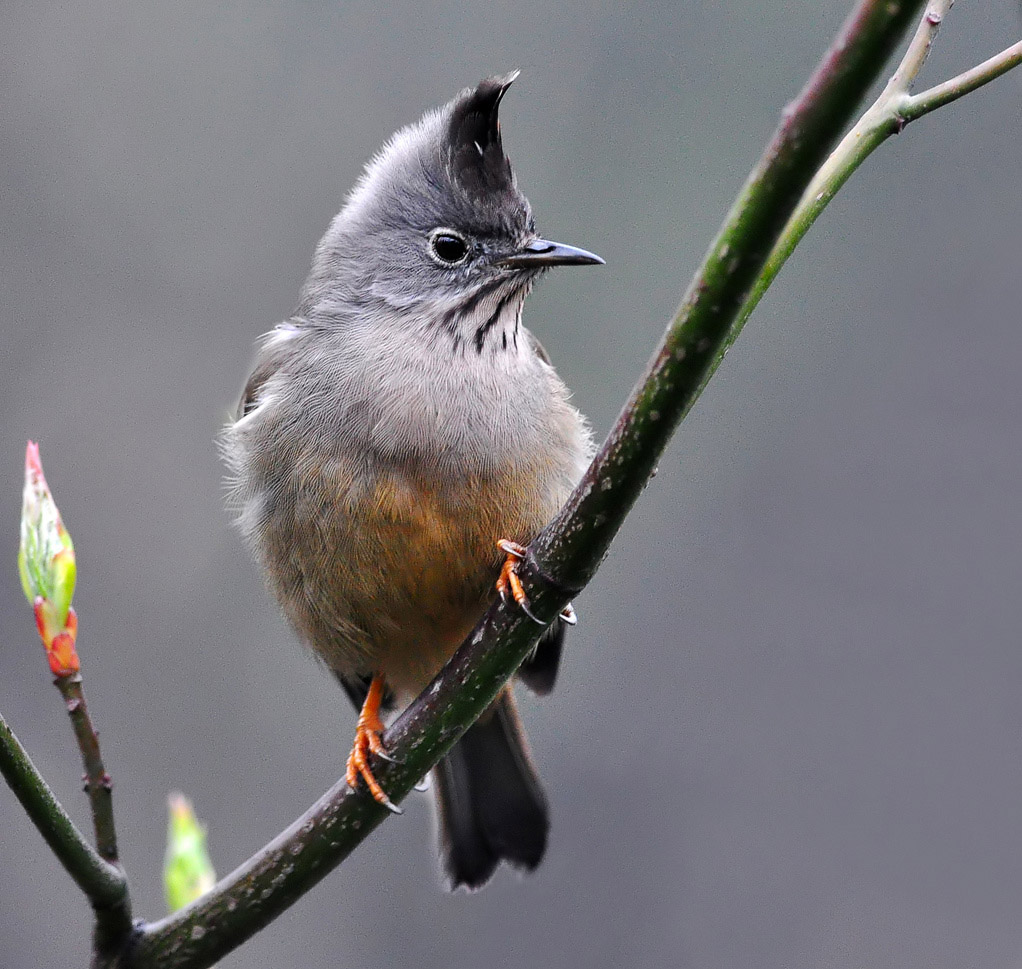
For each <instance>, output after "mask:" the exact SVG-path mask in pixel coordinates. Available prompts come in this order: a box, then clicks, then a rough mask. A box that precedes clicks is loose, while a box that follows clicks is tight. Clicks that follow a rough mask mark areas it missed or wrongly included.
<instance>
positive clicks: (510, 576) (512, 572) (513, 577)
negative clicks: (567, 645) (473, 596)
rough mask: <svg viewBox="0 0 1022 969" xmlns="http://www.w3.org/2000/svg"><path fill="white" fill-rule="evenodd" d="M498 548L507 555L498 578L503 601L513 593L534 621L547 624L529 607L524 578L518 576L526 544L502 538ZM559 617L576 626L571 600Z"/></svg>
mask: <svg viewBox="0 0 1022 969" xmlns="http://www.w3.org/2000/svg"><path fill="white" fill-rule="evenodd" d="M497 548H499V549H500V550H501V551H502V552H503V553H504V555H505V556H506V558H505V559H504V564H503V565H502V566H501V569H500V576H499V577H498V578H497V592H498V594H499V595H500V598H501V601H502V602H507V596H508V593H511V598H512V599H514V600H515V602H516V603H517V605H518V607H519V608H520V609H521V610H522V612H524V613H525V615H527V616H528V617H529V618H530V619H531V620H532V621H533V622H535V623H539V625H541V626H545V625H546V623H545V622H543V620H542V619H538V618H537V617H536V616H534V615H533V613H532V610H530V609H529V597H528V596H527V595H526V594H525V589H523V588H522V580H521V579H520V578H518V563H519V562H521V561H522V560H523V559H524V558H525V554H526V548H525V546H524V545H519V544H518V542H512V541H510V540H509V539H506V538H502V539H500V540H499V541H498V542H497ZM558 618H560V620H561V622H563V623H566V624H567V625H569V626H574V625H575V624H576V623H577V622H578V616H577V614H576V613H575V609H574V607H573V606H572V604H571V603H570V602H569V603H568V604H567V605H566V606H565V607H564V608H563V609H562V610H561V613H560V616H559V617H558Z"/></svg>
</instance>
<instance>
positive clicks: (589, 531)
mask: <svg viewBox="0 0 1022 969" xmlns="http://www.w3.org/2000/svg"><path fill="white" fill-rule="evenodd" d="M921 7H922V2H921V0H904V2H892V0H863V2H861V3H860V4H859V5H858V6H857V8H856V10H855V11H854V13H853V14H852V16H851V17H850V18H849V20H848V21H847V22H846V23H845V25H844V27H843V28H842V30H841V32H840V33H839V35H838V37H837V38H836V40H835V41H834V43H833V44H832V46H831V48H830V49H829V50H828V52H827V53H826V55H825V56H824V58H823V60H822V62H821V64H820V65H819V67H818V68H817V70H816V72H815V73H814V74H813V76H812V78H811V79H810V81H809V83H808V84H807V86H806V87H805V89H804V90H803V91H802V93H801V94H800V96H799V97H798V99H796V101H795V102H794V103H793V104H792V105H790V106H789V107H788V108H787V109H786V110H785V113H784V117H783V119H782V122H781V125H780V127H779V129H778V131H777V133H776V135H775V136H774V138H773V140H772V141H771V143H770V144H769V145H768V147H767V149H766V151H765V152H764V154H763V157H762V158H761V160H760V162H759V164H758V165H757V166H756V168H755V170H754V171H753V173H752V176H751V177H750V179H749V181H748V182H747V183H746V185H745V187H744V189H743V190H742V192H741V194H740V196H739V198H738V201H737V202H736V203H735V206H734V208H733V209H732V211H731V213H730V215H729V216H728V219H727V221H726V222H725V224H724V227H723V228H722V229H721V231H720V234H719V235H718V237H717V239H716V240H715V241H714V243H713V246H712V247H711V249H710V252H709V254H708V255H707V257H706V259H705V261H704V263H703V265H702V267H701V268H700V270H699V272H698V273H697V275H696V277H695V280H694V281H693V283H692V284H691V286H690V287H689V290H688V293H687V294H686V296H685V299H684V301H683V302H682V306H681V309H680V310H679V312H678V314H677V316H676V317H675V319H674V320H673V321H672V323H671V325H670V327H669V328H668V331H667V334H666V335H665V337H664V341H663V343H662V345H661V347H660V348H659V350H658V351H657V353H656V354H655V356H654V358H653V361H652V362H651V364H650V367H649V369H648V370H647V373H646V375H645V376H644V378H643V380H642V382H641V383H640V385H639V386H638V387H637V389H636V391H635V392H634V393H633V395H632V399H631V400H630V401H629V403H628V404H627V405H626V407H625V410H624V411H623V413H622V415H621V417H620V418H619V419H618V422H617V424H616V425H615V427H614V430H613V432H612V433H611V436H610V437H609V438H608V440H607V442H606V443H605V444H604V446H603V448H602V449H601V450H600V453H599V454H598V455H597V458H596V460H595V461H594V462H593V465H592V467H591V468H590V469H589V471H588V472H587V474H586V476H585V478H584V479H583V481H582V483H581V484H580V486H579V488H578V489H577V490H576V491H575V493H574V495H573V496H572V497H571V499H570V500H569V502H568V504H567V505H566V506H565V508H564V510H563V511H562V512H561V513H560V514H559V515H558V517H557V518H556V519H555V521H554V522H553V523H551V525H550V526H549V527H548V528H547V529H545V530H544V532H543V534H542V535H541V536H540V537H539V539H538V540H537V541H536V542H535V543H534V545H533V552H532V553H530V556H529V558H528V559H527V560H526V562H525V563H523V568H522V571H521V573H520V574H521V576H522V578H523V580H524V581H525V583H526V586H527V589H528V593H529V598H530V602H531V606H532V610H533V612H535V613H536V614H537V615H538V616H539V617H541V618H542V619H543V620H545V621H546V622H551V621H553V619H554V618H555V617H556V615H557V614H558V612H559V611H560V610H561V609H562V608H563V607H564V605H565V604H566V603H567V602H568V600H569V599H570V598H571V596H572V595H573V594H574V593H575V592H577V591H578V590H579V589H581V588H582V587H583V586H584V585H585V584H586V583H587V582H588V581H589V579H590V578H591V577H592V576H593V574H594V573H595V571H596V568H597V567H598V565H599V563H600V561H601V560H602V559H603V557H604V555H605V554H606V551H607V548H608V547H609V545H610V542H611V540H612V539H613V537H614V535H615V534H616V533H617V531H618V529H619V528H620V526H621V524H622V522H623V521H624V518H625V516H626V515H627V513H628V510H629V509H630V508H631V506H632V504H633V503H634V501H635V499H636V498H637V496H638V495H639V493H640V491H641V490H642V487H643V486H644V484H645V482H646V481H647V480H648V478H649V475H650V473H651V472H652V470H653V467H654V466H655V464H656V461H657V459H658V458H659V456H660V454H661V452H662V451H663V448H664V447H665V446H666V444H667V441H668V439H669V438H670V435H671V433H672V431H673V430H674V428H675V427H676V425H677V423H678V421H679V420H680V419H681V418H682V417H683V416H684V414H685V413H686V412H687V410H688V409H689V408H690V407H691V406H692V403H693V402H694V401H695V399H696V397H697V396H698V394H699V391H700V390H701V389H702V386H703V385H704V384H705V382H706V380H707V379H708V378H709V375H710V374H711V373H712V371H713V369H714V367H715V365H716V362H717V361H718V360H719V358H720V356H721V355H722V354H723V352H724V349H725V348H726V346H727V343H728V339H729V335H730V333H731V327H732V325H733V323H734V321H735V319H736V318H737V315H738V312H739V310H740V308H741V306H742V305H743V303H744V302H745V300H746V299H747V297H748V295H749V293H750V292H751V290H752V287H753V285H754V283H755V281H756V279H757V277H758V275H759V273H760V271H761V269H762V267H763V265H764V263H765V261H766V259H767V257H768V255H769V253H770V252H771V250H772V248H773V246H774V245H775V243H776V241H777V239H778V237H779V236H780V234H781V232H782V230H783V229H784V226H785V224H786V223H787V222H788V219H789V218H790V216H791V214H792V212H793V211H794V209H795V207H796V205H797V204H798V201H799V199H800V198H801V196H802V194H803V192H804V191H805V189H806V187H807V185H808V184H809V182H810V180H811V179H812V177H813V175H814V173H815V172H816V171H817V169H818V168H819V167H820V165H821V164H822V163H823V161H824V159H825V158H826V155H827V152H828V150H829V149H830V148H831V146H832V145H833V144H834V142H835V141H836V140H837V138H838V137H839V136H840V135H841V133H842V131H844V130H845V129H846V128H847V127H848V126H849V124H850V123H851V121H852V119H853V117H854V112H855V110H856V107H857V105H858V104H859V102H860V101H861V100H862V98H863V96H864V95H865V93H866V91H867V90H868V89H869V87H870V86H871V84H872V83H873V82H874V81H875V79H876V77H877V76H878V74H879V73H880V71H881V70H882V68H883V66H884V64H885V63H886V61H887V59H888V58H889V57H890V54H891V53H892V51H893V50H894V48H895V47H896V46H897V44H898V42H899V41H900V39H901V37H902V36H903V34H904V32H905V30H906V28H907V27H908V25H909V24H910V23H911V22H912V21H913V19H914V18H915V17H916V16H917V15H918V11H919V10H920V8H921ZM541 632H542V628H541V627H540V626H539V625H537V624H535V623H533V622H532V621H531V620H530V619H528V618H525V617H523V616H522V614H521V613H520V612H519V611H517V610H516V609H515V607H513V606H512V607H510V608H509V607H505V606H503V605H501V604H499V603H495V604H494V605H493V607H491V609H490V610H489V612H488V613H487V614H486V616H485V617H484V618H483V619H482V620H481V622H480V624H479V625H478V626H477V627H476V629H475V631H474V632H473V633H472V635H471V636H470V637H469V639H468V640H467V641H466V642H465V643H464V644H463V645H462V647H461V648H460V649H459V650H458V652H457V653H456V654H455V655H454V657H453V658H452V659H451V661H450V663H448V665H447V666H446V667H445V668H444V670H443V671H442V672H441V673H440V674H439V675H438V676H437V678H436V679H435V680H434V681H433V683H432V684H431V685H430V686H429V687H428V688H427V689H426V691H425V692H424V693H423V694H422V695H421V696H420V697H419V698H418V699H417V700H416V701H415V702H414V703H413V704H412V706H411V707H410V708H409V709H408V710H407V711H405V713H404V714H403V715H402V716H401V718H400V719H399V720H398V721H397V723H396V724H395V725H394V726H393V727H392V728H391V730H390V731H388V734H387V737H386V743H387V747H388V749H389V750H390V751H391V752H392V753H393V754H394V755H395V756H396V757H397V758H398V759H399V760H400V761H401V762H400V763H398V764H380V765H379V766H378V767H374V772H375V773H376V774H377V776H378V777H379V779H380V780H381V782H382V783H383V784H384V786H385V788H386V790H387V791H389V792H390V793H391V794H392V796H393V797H394V799H395V800H400V799H401V798H402V797H403V796H404V795H406V794H407V793H408V791H409V790H410V789H411V787H412V785H413V784H414V783H415V782H416V781H417V780H418V779H419V777H421V776H422V775H423V774H424V773H425V772H426V771H427V770H429V769H430V768H431V767H432V766H433V765H434V764H436V762H437V761H438V760H439V759H440V758H441V757H442V756H443V754H444V753H446V751H447V750H449V749H450V747H451V746H452V745H453V744H454V743H455V741H457V739H458V738H459V737H460V736H461V734H462V733H463V732H464V731H465V730H466V729H467V728H468V726H469V725H470V724H471V723H472V722H473V721H474V720H475V718H476V717H478V716H479V715H480V714H481V713H482V711H483V710H484V709H485V708H486V706H487V705H488V704H489V703H490V701H491V700H492V699H493V697H494V696H495V695H496V694H497V692H498V691H499V690H500V688H501V687H502V685H503V684H504V683H505V682H506V681H507V679H508V677H510V676H511V675H512V673H513V672H514V670H515V669H516V668H517V666H518V665H519V664H520V663H521V661H522V660H523V659H524V658H525V656H526V655H527V654H528V652H529V650H530V649H531V648H532V646H533V644H534V643H535V641H536V639H537V638H538V636H539V635H540V633H541ZM387 816H388V814H387V812H386V810H385V809H384V808H382V807H380V806H379V805H378V804H376V803H375V802H374V801H373V800H372V799H370V798H367V797H365V796H364V795H361V794H358V795H355V794H352V793H351V792H350V791H349V790H348V789H347V786H346V785H345V784H344V783H343V782H340V783H339V784H338V785H336V786H335V787H334V788H333V789H332V790H331V791H329V792H327V794H326V795H324V797H323V798H321V799H320V801H319V802H318V803H317V804H316V805H314V806H313V808H312V809H310V811H308V812H307V813H306V814H305V815H304V816H303V817H302V818H300V819H299V820H298V821H296V822H295V823H294V824H293V825H292V826H291V827H290V828H289V829H288V830H287V831H285V832H284V833H282V834H281V835H280V836H278V837H277V838H276V839H275V840H274V841H273V842H272V843H271V844H270V845H268V846H267V847H266V848H265V849H264V850H263V851H261V852H260V853H259V854H257V855H256V856H254V857H253V858H251V859H250V860H249V861H248V862H246V863H245V864H244V865H242V866H241V868H239V869H238V870H237V871H235V872H233V873H232V874H231V875H228V876H227V878H225V879H224V880H223V881H222V882H221V883H220V884H219V885H218V886H217V887H216V888H215V889H214V890H213V891H212V892H211V893H210V894H209V895H206V896H204V897H203V898H201V899H199V900H198V901H197V902H195V903H194V904H193V905H191V906H189V907H188V908H186V909H184V910H182V911H180V912H178V913H175V914H174V915H173V916H170V917H169V918H167V919H164V920H163V921H162V922H159V923H156V924H154V925H151V926H147V927H145V928H143V929H142V930H141V931H140V934H139V936H138V938H137V939H136V944H135V946H134V948H133V952H132V957H131V960H130V963H128V964H130V965H131V966H135V967H156V966H160V967H161V969H184V967H190V969H198V967H204V966H209V965H210V964H211V963H212V962H214V961H215V960H217V959H218V958H220V957H221V956H222V955H224V954H225V953H227V952H229V951H230V950H231V949H233V948H234V947H236V946H237V945H239V944H240V943H241V942H242V941H244V940H245V939H247V938H248V937H250V936H251V935H253V934H254V933H255V932H257V931H258V930H259V929H260V928H261V927H262V926H264V925H265V924H267V923H268V922H269V921H270V920H272V919H273V918H274V917H275V916H276V915H277V914H278V913H279V912H280V911H282V910H283V909H284V908H286V907H287V906H289V905H291V904H292V903H293V902H294V901H295V900H296V899H297V898H298V897H300V895H301V894H303V893H304V892H305V891H307V890H308V889H309V888H311V887H312V886H313V885H314V884H316V883H317V882H318V881H319V880H320V879H322V878H323V877H324V876H325V875H326V874H327V873H328V872H329V871H331V870H332V869H333V868H334V867H335V866H336V865H337V864H339V863H340V861H341V860H342V859H343V858H344V857H346V856H347V855H348V854H349V853H350V852H351V851H352V849H353V848H354V847H355V846H356V845H357V844H359V843H360V842H361V841H362V840H364V838H365V837H366V836H367V835H368V834H369V832H370V831H371V830H372V829H373V828H375V827H376V826H377V825H378V824H380V822H381V821H382V820H383V819H384V818H385V817H387Z"/></svg>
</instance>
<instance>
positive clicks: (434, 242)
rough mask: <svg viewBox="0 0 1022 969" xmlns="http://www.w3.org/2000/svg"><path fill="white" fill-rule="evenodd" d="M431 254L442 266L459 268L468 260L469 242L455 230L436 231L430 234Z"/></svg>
mask: <svg viewBox="0 0 1022 969" xmlns="http://www.w3.org/2000/svg"><path fill="white" fill-rule="evenodd" d="M429 254H430V255H431V256H432V257H433V258H434V259H435V260H436V261H437V262H438V263H440V264H441V265H442V266H458V265H460V264H461V263H463V262H464V261H465V259H466V258H468V242H467V240H466V239H465V237H464V236H463V235H462V234H461V233H460V232H455V231H454V230H453V229H434V230H433V231H432V232H431V233H430V234H429Z"/></svg>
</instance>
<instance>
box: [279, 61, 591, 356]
mask: <svg viewBox="0 0 1022 969" xmlns="http://www.w3.org/2000/svg"><path fill="white" fill-rule="evenodd" d="M517 73H518V72H517V71H516V72H515V73H513V74H510V75H508V76H506V77H498V78H488V79H487V80H485V81H482V82H481V83H480V84H479V85H478V86H477V87H475V88H468V89H466V90H465V91H463V92H462V93H461V94H459V95H458V97H456V98H455V99H454V100H453V101H451V102H450V103H448V104H446V105H445V106H444V107H442V108H439V109H436V110H433V111H430V112H428V113H427V114H426V115H425V116H424V117H423V118H422V119H421V120H419V121H417V122H416V123H415V124H412V125H409V126H408V127H406V128H402V129H401V130H400V131H398V132H397V134H395V135H394V136H393V137H392V138H391V139H390V140H389V141H388V142H387V144H386V145H385V146H384V147H383V148H382V150H381V151H380V152H379V153H378V154H377V155H376V157H375V158H374V159H373V160H372V161H371V162H370V163H369V164H368V165H367V166H366V170H365V172H364V173H363V175H362V177H361V179H360V180H359V182H358V184H357V185H356V186H355V188H354V190H353V191H352V193H351V195H350V196H349V198H348V200H347V202H346V204H345V206H344V208H343V209H341V211H340V213H338V215H337V216H336V218H335V219H334V220H333V223H332V224H331V226H330V228H329V230H328V231H327V233H326V235H325V236H324V237H323V239H322V241H321V242H320V244H319V246H318V247H317V249H316V255H315V259H314V260H313V266H312V272H311V273H310V275H309V278H308V280H307V281H306V284H305V287H304V289H303V291H302V297H301V302H300V304H299V307H298V310H297V316H298V317H299V318H300V319H305V320H308V321H310V322H312V323H314V324H320V325H322V324H330V323H334V322H336V323H341V324H343V323H345V322H352V321H355V320H357V319H359V318H360V317H361V318H372V319H373V320H374V321H377V322H378V321H381V320H387V321H389V322H390V323H392V324H393V325H396V326H403V327H405V328H407V329H408V330H409V332H410V333H412V332H415V333H420V334H422V335H423V336H425V337H426V338H427V339H429V340H430V341H435V340H437V339H441V338H443V339H446V338H449V339H450V340H451V341H452V342H453V343H454V345H455V347H456V348H457V347H461V349H462V352H465V351H466V350H469V349H474V350H475V351H477V352H479V353H482V351H483V349H484V347H486V346H487V345H488V344H492V343H493V341H494V339H501V338H502V343H503V346H504V347H505V348H506V346H507V336H505V334H506V333H507V326H508V324H509V323H511V324H513V325H514V327H515V328H517V321H518V318H519V316H520V313H521V307H522V303H523V302H524V300H525V297H526V296H527V295H528V292H529V290H530V289H531V287H532V284H533V282H534V281H535V279H536V277H537V276H538V275H539V274H540V273H541V272H542V271H543V270H544V269H547V268H549V267H550V266H555V265H585V264H592V263H601V262H602V260H601V259H600V258H599V257H598V256H594V255H593V254H592V253H589V252H586V251H585V250H582V249H576V248H574V247H572V246H564V245H560V244H558V243H552V242H548V241H546V240H544V239H540V238H539V236H538V235H537V234H536V228H535V223H534V220H533V217H532V210H531V208H530V206H529V202H528V200H527V199H526V198H525V196H524V195H523V194H522V193H521V192H520V191H519V189H518V187H517V185H516V184H515V178H514V174H513V173H512V171H511V165H510V162H509V161H508V159H507V157H506V156H505V155H504V148H503V146H502V144H501V137H500V124H499V122H498V119H497V112H498V109H499V107H500V101H501V98H503V96H504V94H505V93H506V92H507V89H508V88H509V87H510V85H511V82H512V81H513V80H514V79H515V77H516V76H517Z"/></svg>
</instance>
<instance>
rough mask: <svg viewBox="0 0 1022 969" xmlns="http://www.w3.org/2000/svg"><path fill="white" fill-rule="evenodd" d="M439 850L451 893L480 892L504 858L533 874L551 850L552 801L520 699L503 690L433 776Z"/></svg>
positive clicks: (438, 766)
mask: <svg viewBox="0 0 1022 969" xmlns="http://www.w3.org/2000/svg"><path fill="white" fill-rule="evenodd" d="M434 776H435V783H436V794H437V806H438V808H439V814H440V851H441V854H442V856H443V863H444V869H445V870H446V872H447V875H448V877H449V878H450V881H451V888H457V887H458V886H459V885H464V886H465V887H467V888H469V889H474V888H480V887H482V886H483V885H484V884H485V883H486V882H487V881H488V880H489V878H490V876H491V875H492V874H493V872H494V870H495V869H496V867H497V865H498V864H499V863H500V862H501V861H502V860H503V861H507V862H508V863H510V864H511V865H514V866H515V867H516V868H526V869H528V870H530V871H531V870H532V869H533V868H535V867H536V866H537V865H538V864H539V863H540V860H541V859H542V858H543V852H544V851H545V850H546V841H547V832H548V831H549V828H550V819H549V814H548V811H547V803H546V797H545V795H544V794H543V788H542V787H541V786H540V783H539V777H537V775H536V770H535V768H534V767H533V765H532V761H531V759H530V757H529V753H528V748H527V745H526V741H525V735H524V734H523V733H522V727H521V724H520V722H519V720H518V712H517V710H516V709H515V703H514V696H513V695H512V693H511V690H510V688H508V689H506V690H504V692H503V693H501V695H500V696H499V697H497V699H496V700H494V701H493V705H492V706H491V707H490V709H489V710H487V711H486V713H485V714H483V716H482V717H481V718H480V719H479V720H478V721H477V722H476V723H475V724H474V725H473V726H472V727H470V728H469V729H468V731H467V732H466V733H465V735H464V736H463V737H462V738H461V740H459V741H458V743H457V744H455V745H454V747H453V748H452V749H451V751H450V753H449V754H447V756H446V757H445V758H444V759H443V760H442V761H440V763H439V764H438V765H437V767H436V770H435V772H434Z"/></svg>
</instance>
